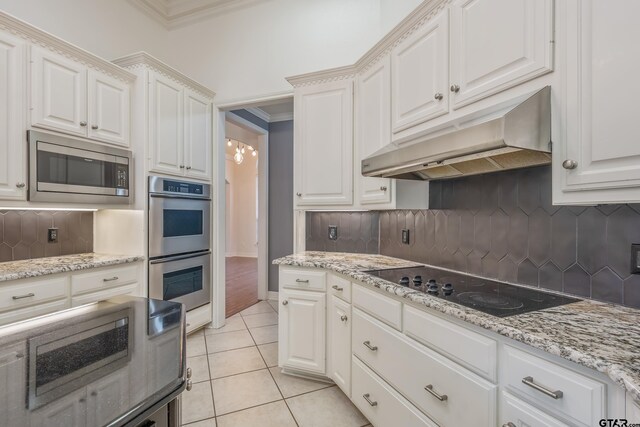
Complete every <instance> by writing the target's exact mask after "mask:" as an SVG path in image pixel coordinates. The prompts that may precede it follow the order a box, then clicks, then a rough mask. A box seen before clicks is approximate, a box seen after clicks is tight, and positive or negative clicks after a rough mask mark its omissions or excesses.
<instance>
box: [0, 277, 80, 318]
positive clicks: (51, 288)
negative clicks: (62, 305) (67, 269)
mask: <svg viewBox="0 0 640 427" xmlns="http://www.w3.org/2000/svg"><path fill="white" fill-rule="evenodd" d="M68 287H69V278H68V277H67V276H65V277H56V278H48V279H40V280H29V279H27V280H25V281H24V282H23V283H20V284H16V285H8V286H0V311H4V310H14V309H18V308H21V307H27V306H30V305H34V304H41V303H44V302H47V301H53V300H59V299H64V298H67V294H68V292H69V291H68Z"/></svg>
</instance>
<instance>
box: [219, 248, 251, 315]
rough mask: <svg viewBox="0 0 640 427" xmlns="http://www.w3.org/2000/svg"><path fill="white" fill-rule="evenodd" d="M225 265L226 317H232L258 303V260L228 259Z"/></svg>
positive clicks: (244, 258)
mask: <svg viewBox="0 0 640 427" xmlns="http://www.w3.org/2000/svg"><path fill="white" fill-rule="evenodd" d="M225 265H226V269H227V271H226V280H225V283H226V297H225V301H226V309H225V314H226V316H225V317H230V316H233V315H234V314H236V313H239V312H241V311H242V310H244V309H245V308H247V307H250V306H252V305H253V304H255V303H257V302H258V259H257V258H248V257H227V258H226V262H225Z"/></svg>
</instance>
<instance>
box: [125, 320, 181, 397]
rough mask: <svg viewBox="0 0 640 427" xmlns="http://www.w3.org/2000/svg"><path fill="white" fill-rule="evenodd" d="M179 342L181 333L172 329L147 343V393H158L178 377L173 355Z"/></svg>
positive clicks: (177, 367)
mask: <svg viewBox="0 0 640 427" xmlns="http://www.w3.org/2000/svg"><path fill="white" fill-rule="evenodd" d="M181 341H182V331H181V330H180V328H174V329H171V330H169V331H167V332H165V333H164V334H162V335H159V336H157V337H154V338H152V339H151V340H150V341H149V342H148V345H149V348H148V349H147V352H146V354H147V372H146V375H147V378H146V385H147V390H148V392H149V393H156V392H158V391H159V390H160V389H162V388H163V387H165V386H166V385H167V384H169V383H171V381H172V380H173V379H174V378H177V377H178V374H179V372H178V371H179V369H180V367H179V366H178V364H177V363H176V361H175V354H176V348H180V346H181V345H182V342H181ZM136 374H138V373H136Z"/></svg>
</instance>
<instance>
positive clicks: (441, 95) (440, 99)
mask: <svg viewBox="0 0 640 427" xmlns="http://www.w3.org/2000/svg"><path fill="white" fill-rule="evenodd" d="M456 92H457V91H456ZM433 97H434V98H435V99H436V101H442V99H443V98H444V95H443V94H441V93H440V92H438V93H436V94H435V95H433Z"/></svg>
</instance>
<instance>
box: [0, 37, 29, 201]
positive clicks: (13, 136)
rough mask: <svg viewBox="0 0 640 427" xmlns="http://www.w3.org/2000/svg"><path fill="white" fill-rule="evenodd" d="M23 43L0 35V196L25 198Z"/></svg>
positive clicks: (16, 198) (2, 197)
mask: <svg viewBox="0 0 640 427" xmlns="http://www.w3.org/2000/svg"><path fill="white" fill-rule="evenodd" d="M24 51H25V48H24V44H23V43H22V42H21V41H20V40H18V39H16V38H14V37H11V36H9V35H7V34H4V33H2V34H0V94H2V96H0V199H9V200H11V199H13V200H25V199H26V196H27V188H26V185H25V184H26V174H27V172H26V165H25V158H26V140H25V135H24V132H23V131H24V119H23V111H24V108H23V105H24V104H23V99H24V77H23V76H24V63H25V57H24Z"/></svg>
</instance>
